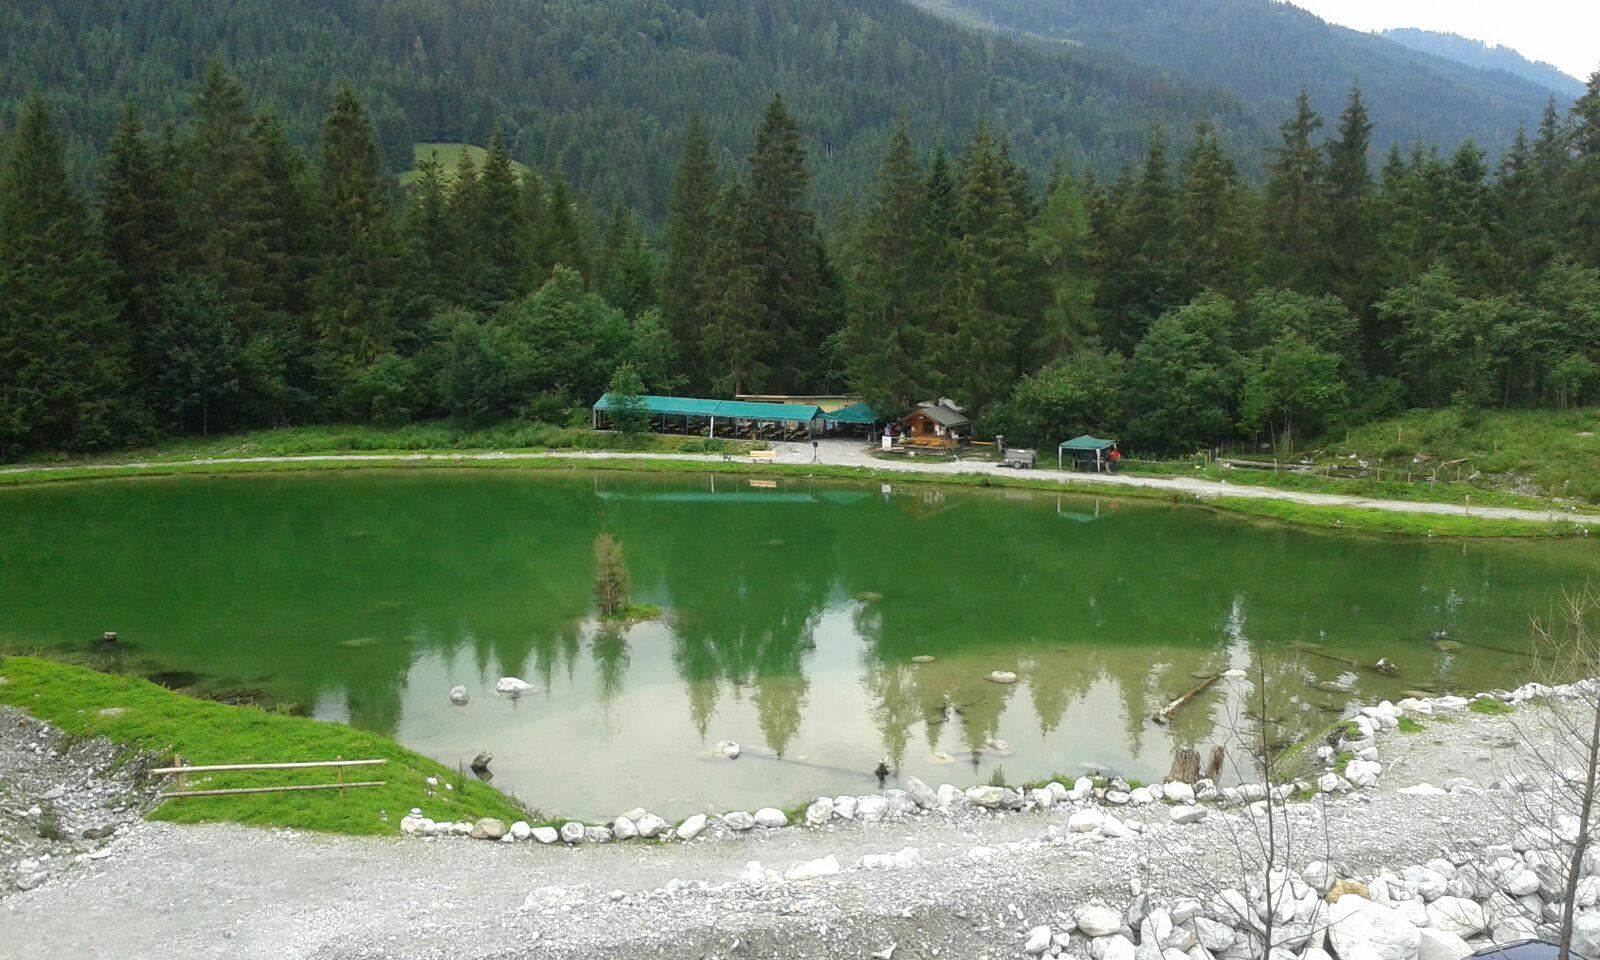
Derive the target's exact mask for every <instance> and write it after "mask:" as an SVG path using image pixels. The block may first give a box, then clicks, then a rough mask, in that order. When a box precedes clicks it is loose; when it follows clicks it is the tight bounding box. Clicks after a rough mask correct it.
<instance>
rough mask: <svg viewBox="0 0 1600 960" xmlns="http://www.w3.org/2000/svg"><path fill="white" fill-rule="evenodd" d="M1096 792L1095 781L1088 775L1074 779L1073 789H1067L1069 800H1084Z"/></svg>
mask: <svg viewBox="0 0 1600 960" xmlns="http://www.w3.org/2000/svg"><path fill="white" fill-rule="evenodd" d="M1091 793H1094V781H1093V780H1091V779H1089V778H1088V777H1079V778H1078V779H1076V780H1074V781H1072V789H1071V790H1068V791H1067V799H1068V800H1074V801H1076V800H1083V799H1085V798H1087V797H1088V796H1089V795H1090V794H1091Z"/></svg>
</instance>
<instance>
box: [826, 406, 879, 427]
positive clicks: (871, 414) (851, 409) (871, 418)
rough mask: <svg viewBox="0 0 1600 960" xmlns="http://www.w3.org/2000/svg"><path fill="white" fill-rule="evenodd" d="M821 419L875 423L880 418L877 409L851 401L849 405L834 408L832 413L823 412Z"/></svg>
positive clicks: (838, 421)
mask: <svg viewBox="0 0 1600 960" xmlns="http://www.w3.org/2000/svg"><path fill="white" fill-rule="evenodd" d="M822 419H824V420H831V421H832V422H834V423H860V424H866V425H871V424H874V423H877V422H878V421H879V420H880V419H882V418H881V417H879V416H878V411H876V410H874V409H872V408H871V407H869V406H867V405H866V404H864V403H852V404H850V406H848V407H843V408H841V409H838V410H835V411H833V412H832V413H824V414H823V415H822Z"/></svg>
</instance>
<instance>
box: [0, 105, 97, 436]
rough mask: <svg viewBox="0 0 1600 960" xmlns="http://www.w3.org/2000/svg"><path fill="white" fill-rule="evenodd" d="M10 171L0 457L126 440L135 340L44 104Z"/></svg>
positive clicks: (0, 285)
mask: <svg viewBox="0 0 1600 960" xmlns="http://www.w3.org/2000/svg"><path fill="white" fill-rule="evenodd" d="M7 153H8V155H7V157H6V159H5V163H4V166H3V168H0V457H6V456H9V455H11V454H12V453H14V452H20V451H21V450H28V449H32V450H41V449H52V448H54V449H81V448H85V447H93V446H99V445H103V444H106V443H109V442H111V441H112V440H113V439H115V438H116V436H117V433H116V430H117V427H118V426H119V424H118V420H119V416H120V415H121V414H122V409H121V408H122V391H123V389H124V386H125V384H126V383H127V371H128V337H127V332H126V330H125V329H124V328H123V327H122V325H121V324H120V323H119V321H118V317H117V309H116V306H115V305H114V304H112V303H110V302H109V301H108V300H107V299H106V282H107V278H108V277H109V276H110V273H111V266H110V264H109V263H108V262H107V260H106V258H105V256H104V254H103V253H102V252H101V250H102V248H101V244H100V239H99V238H98V237H96V236H94V235H93V234H92V233H91V231H90V223H91V221H90V219H89V216H88V209H87V206H86V205H85V203H84V201H83V198H82V197H81V196H79V194H78V192H77V190H76V189H75V188H74V187H73V186H72V184H71V182H70V181H69V180H68V179H67V171H66V163H65V160H64V157H63V151H62V145H61V138H60V136H59V135H58V134H57V132H56V129H55V124H54V123H53V122H52V120H51V118H50V113H49V110H48V108H47V107H46V106H45V103H44V100H43V99H42V98H39V97H35V98H33V99H31V100H29V101H28V102H27V103H26V104H25V105H24V107H23V109H22V115H21V117H20V118H19V120H18V122H17V127H16V132H15V133H14V134H13V135H12V137H11V142H10V144H9V148H8V151H7Z"/></svg>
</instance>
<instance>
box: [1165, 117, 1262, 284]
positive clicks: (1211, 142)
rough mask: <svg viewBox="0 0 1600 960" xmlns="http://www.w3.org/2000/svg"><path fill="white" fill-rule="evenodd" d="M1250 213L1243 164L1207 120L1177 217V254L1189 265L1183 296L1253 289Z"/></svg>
mask: <svg viewBox="0 0 1600 960" xmlns="http://www.w3.org/2000/svg"><path fill="white" fill-rule="evenodd" d="M1248 216H1249V212H1248V204H1247V200H1246V192H1245V190H1244V188H1243V187H1242V186H1241V185H1240V183H1239V171H1238V168H1237V167H1236V166H1234V163H1233V160H1232V159H1231V158H1230V157H1229V156H1228V155H1227V153H1225V152H1224V151H1223V149H1222V144H1221V143H1220V142H1218V140H1217V135H1216V132H1215V131H1214V130H1213V129H1212V128H1211V125H1210V124H1208V123H1204V122H1202V123H1201V124H1200V125H1199V127H1198V128H1196V130H1195V137H1194V143H1193V144H1192V145H1191V146H1190V148H1189V152H1188V153H1187V154H1186V155H1185V156H1184V160H1183V170H1182V184H1181V185H1180V187H1179V188H1178V199H1177V212H1176V214H1175V215H1174V217H1173V229H1174V235H1175V237H1176V240H1177V256H1178V258H1179V260H1180V261H1181V263H1182V264H1183V288H1182V292H1181V294H1180V296H1181V298H1182V299H1185V300H1187V299H1190V298H1192V297H1193V296H1195V295H1196V294H1198V293H1200V292H1201V291H1204V290H1215V291H1217V292H1219V293H1223V294H1226V295H1228V296H1230V297H1233V298H1236V299H1237V298H1238V297H1240V296H1242V295H1243V294H1244V293H1245V291H1246V290H1247V289H1248V288H1249V286H1250V279H1251V254H1252V252H1253V249H1254V244H1253V243H1252V242H1251V238H1250V236H1249V233H1248V229H1249V222H1248Z"/></svg>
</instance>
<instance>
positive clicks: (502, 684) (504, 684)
mask: <svg viewBox="0 0 1600 960" xmlns="http://www.w3.org/2000/svg"><path fill="white" fill-rule="evenodd" d="M532 689H533V685H532V684H530V683H528V682H527V681H526V680H520V679H518V678H516V677H501V678H500V679H499V680H496V681H495V682H494V692H495V693H503V694H505V695H506V696H508V697H520V696H522V695H523V694H524V693H527V692H528V691H529V690H532Z"/></svg>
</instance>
